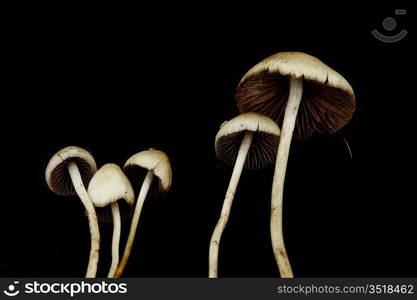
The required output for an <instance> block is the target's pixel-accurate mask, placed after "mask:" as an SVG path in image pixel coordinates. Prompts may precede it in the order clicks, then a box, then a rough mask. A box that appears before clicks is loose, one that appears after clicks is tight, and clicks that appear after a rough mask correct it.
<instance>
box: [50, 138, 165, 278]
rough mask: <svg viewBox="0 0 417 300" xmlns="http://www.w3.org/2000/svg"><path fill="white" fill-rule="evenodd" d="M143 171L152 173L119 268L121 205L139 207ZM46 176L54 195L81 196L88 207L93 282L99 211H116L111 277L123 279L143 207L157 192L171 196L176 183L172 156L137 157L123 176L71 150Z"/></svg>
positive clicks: (110, 166) (66, 150) (85, 153)
mask: <svg viewBox="0 0 417 300" xmlns="http://www.w3.org/2000/svg"><path fill="white" fill-rule="evenodd" d="M143 171H144V172H146V176H145V179H144V180H143V182H142V185H141V188H140V192H139V195H138V198H137V201H136V205H135V208H134V212H133V216H132V220H131V225H130V231H129V235H128V239H127V242H126V246H125V249H124V252H123V257H122V259H121V260H120V262H119V245H120V234H121V217H120V209H119V202H120V201H121V200H125V201H126V203H127V204H128V206H129V207H132V206H133V204H134V191H133V188H132V184H134V185H135V184H139V178H141V176H140V174H141V173H144V172H143ZM45 176H46V182H47V184H48V186H49V188H50V189H51V190H52V191H53V192H55V193H56V194H59V195H64V196H73V195H77V196H78V197H79V198H80V200H81V202H82V204H83V205H84V208H85V212H86V215H87V217H88V223H89V227H90V236H91V247H90V258H89V262H88V268H87V272H86V277H88V278H92V277H96V274H97V265H98V260H99V249H100V230H99V224H98V219H100V218H97V213H96V210H97V211H99V210H100V213H99V216H100V215H102V216H105V215H106V214H107V213H108V210H109V209H111V215H112V222H113V238H112V262H111V266H110V270H109V272H108V277H120V276H121V275H122V273H123V270H124V269H125V267H126V264H127V262H128V259H129V256H130V253H131V250H132V246H133V242H134V238H135V235H136V230H137V227H138V223H139V217H140V214H141V211H142V207H143V203H144V201H145V199H146V196H147V194H148V192H149V190H150V189H151V191H152V192H153V193H155V194H156V193H165V192H166V191H168V190H169V188H170V186H171V181H172V172H171V166H170V162H169V159H168V156H167V155H166V154H165V153H164V152H162V151H159V150H155V149H149V150H145V151H142V152H139V153H136V154H135V155H133V156H132V157H130V158H129V159H128V160H127V161H126V163H125V165H124V167H123V171H122V169H120V167H119V166H117V165H116V164H112V163H108V164H105V165H103V166H102V167H101V168H100V169H99V170H97V165H96V162H95V160H94V158H93V156H92V155H91V154H90V153H89V152H88V151H86V150H84V149H82V148H79V147H75V146H70V147H66V148H64V149H61V150H60V151H58V152H57V153H56V154H55V155H53V157H52V158H51V160H50V161H49V163H48V166H47V168H46V172H45ZM154 179H156V180H154ZM131 182H132V184H131ZM86 187H87V188H86ZM109 207H110V208H109ZM127 215H129V213H127ZM103 220H104V219H103Z"/></svg>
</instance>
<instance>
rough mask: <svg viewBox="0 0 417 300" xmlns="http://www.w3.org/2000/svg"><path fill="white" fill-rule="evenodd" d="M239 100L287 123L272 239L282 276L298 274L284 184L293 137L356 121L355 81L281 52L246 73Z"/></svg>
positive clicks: (277, 177)
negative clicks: (287, 230)
mask: <svg viewBox="0 0 417 300" xmlns="http://www.w3.org/2000/svg"><path fill="white" fill-rule="evenodd" d="M236 102H237V105H238V107H239V110H240V111H241V112H246V111H255V112H259V113H262V114H265V115H267V116H269V117H271V118H272V119H273V120H275V121H276V122H277V123H278V124H282V127H281V130H282V132H281V141H280V144H279V148H278V153H277V157H276V165H275V173H274V180H273V187H272V197H271V239H272V247H273V251H274V255H275V259H276V261H277V264H278V267H279V271H280V274H281V277H293V273H292V269H291V265H290V262H289V260H288V256H287V252H286V249H285V245H284V238H283V233H282V202H283V188H284V180H285V172H286V168H287V161H288V155H289V150H290V144H291V140H292V137H293V136H294V138H295V139H300V140H302V139H306V138H308V137H310V136H311V135H312V134H313V133H314V132H319V133H327V134H331V133H335V132H337V131H338V130H339V129H341V128H342V127H343V126H344V125H345V124H346V123H347V122H348V121H349V120H350V119H351V117H352V114H353V112H354V110H355V96H354V93H353V90H352V87H351V86H350V84H349V83H348V82H347V81H346V80H345V79H344V78H343V77H342V76H341V75H340V74H339V73H337V72H336V71H334V70H332V69H331V68H329V67H328V66H327V65H325V64H324V63H323V62H321V61H320V60H319V59H317V58H315V57H313V56H310V55H308V54H305V53H301V52H281V53H277V54H275V55H272V56H270V57H268V58H266V59H264V60H263V61H261V62H260V63H258V64H257V65H255V66H254V67H253V68H251V69H250V70H249V71H248V72H247V73H246V74H245V76H244V77H243V78H242V80H241V81H240V83H239V86H238V89H237V93H236Z"/></svg>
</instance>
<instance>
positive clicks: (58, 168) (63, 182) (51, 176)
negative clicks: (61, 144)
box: [45, 146, 97, 196]
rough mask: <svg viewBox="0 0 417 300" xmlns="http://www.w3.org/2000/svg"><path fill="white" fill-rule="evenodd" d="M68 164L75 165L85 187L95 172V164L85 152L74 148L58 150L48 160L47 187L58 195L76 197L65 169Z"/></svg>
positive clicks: (91, 157)
mask: <svg viewBox="0 0 417 300" xmlns="http://www.w3.org/2000/svg"><path fill="white" fill-rule="evenodd" d="M70 162H74V163H76V164H77V166H78V169H79V171H80V174H81V179H82V181H83V183H84V185H85V186H87V185H88V183H89V182H90V179H91V177H92V176H93V175H94V173H95V172H96V171H97V165H96V162H95V160H94V158H93V156H92V155H91V154H90V153H89V152H88V151H87V150H85V149H83V148H80V147H76V146H69V147H66V148H63V149H61V150H59V151H58V152H57V153H55V154H54V155H53V156H52V158H51V159H50V160H49V163H48V166H47V167H46V171H45V179H46V183H47V184H48V187H49V188H50V189H51V191H53V192H54V193H56V194H58V195H63V196H72V195H76V192H75V189H74V186H73V184H72V181H71V177H70V175H69V172H68V169H67V165H68V164H69V163H70Z"/></svg>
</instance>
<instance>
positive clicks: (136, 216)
mask: <svg viewBox="0 0 417 300" xmlns="http://www.w3.org/2000/svg"><path fill="white" fill-rule="evenodd" d="M153 177H154V174H153V171H151V170H149V171H148V173H147V174H146V177H145V180H144V181H143V183H142V187H141V188H140V192H139V196H138V200H137V201H136V207H135V212H134V214H133V218H132V223H131V225H130V231H129V237H128V238H127V242H126V246H125V250H124V252H123V257H122V260H121V261H120V264H119V266H118V267H117V270H116V273H115V274H114V277H115V278H119V277H120V276H121V275H122V273H123V271H124V269H125V267H126V264H127V262H128V260H129V256H130V252H131V251H132V246H133V241H134V240H135V236H136V229H137V228H138V224H139V218H140V213H141V211H142V207H143V203H144V202H145V199H146V195H147V194H148V191H149V188H150V187H151V184H152V180H153Z"/></svg>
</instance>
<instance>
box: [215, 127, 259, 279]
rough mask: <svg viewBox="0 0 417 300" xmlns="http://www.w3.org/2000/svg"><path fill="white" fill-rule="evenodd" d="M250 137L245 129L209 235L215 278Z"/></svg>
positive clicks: (250, 141)
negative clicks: (218, 212)
mask: <svg viewBox="0 0 417 300" xmlns="http://www.w3.org/2000/svg"><path fill="white" fill-rule="evenodd" d="M252 139H253V133H252V132H251V131H247V132H246V134H245V136H244V138H243V140H242V143H241V145H240V148H239V153H238V155H237V158H236V162H235V166H234V168H233V173H232V177H231V178H230V183H229V187H228V188H227V192H226V197H225V198H224V202H223V207H222V211H221V214H220V218H219V220H218V222H217V225H216V227H215V228H214V231H213V234H212V236H211V240H210V249H209V278H217V269H218V259H219V244H220V239H221V237H222V234H223V230H224V228H225V227H226V224H227V221H228V219H229V215H230V209H231V207H232V203H233V198H234V196H235V191H236V187H237V185H238V183H239V179H240V174H242V169H243V166H244V164H245V160H246V156H247V154H248V151H249V148H250V145H251V144H252Z"/></svg>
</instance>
